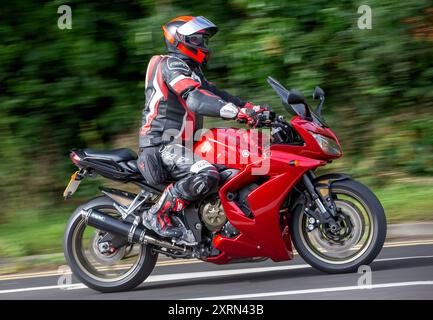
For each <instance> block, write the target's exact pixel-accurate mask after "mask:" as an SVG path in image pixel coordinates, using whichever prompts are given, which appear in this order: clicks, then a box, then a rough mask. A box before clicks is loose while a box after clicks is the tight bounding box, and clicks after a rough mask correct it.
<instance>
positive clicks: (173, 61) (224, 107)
mask: <svg viewBox="0 0 433 320" xmlns="http://www.w3.org/2000/svg"><path fill="white" fill-rule="evenodd" d="M162 71H163V76H164V80H165V82H166V83H167V85H168V87H169V89H170V90H171V91H173V92H174V93H175V94H176V95H177V96H178V97H180V98H181V99H182V100H183V101H184V102H185V104H186V106H187V107H188V108H189V109H190V110H191V111H193V112H195V113H197V114H201V115H204V116H209V117H221V118H224V119H234V118H236V116H237V114H238V111H239V110H238V108H237V107H236V106H235V105H234V104H233V103H231V102H228V101H225V100H224V99H222V97H220V96H218V95H215V94H214V93H212V92H210V91H209V90H206V89H205V88H203V87H202V85H201V83H200V82H198V81H197V80H195V79H193V78H192V76H191V75H192V72H191V70H190V68H189V67H188V65H187V64H186V63H185V62H183V61H182V60H180V59H177V58H174V57H169V58H167V60H166V61H165V63H164V64H163V69H162Z"/></svg>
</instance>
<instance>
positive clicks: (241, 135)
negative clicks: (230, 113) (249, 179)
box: [194, 128, 270, 169]
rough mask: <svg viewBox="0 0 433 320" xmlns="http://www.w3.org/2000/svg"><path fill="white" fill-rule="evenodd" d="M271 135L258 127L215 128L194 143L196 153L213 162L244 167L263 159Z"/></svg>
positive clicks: (235, 167) (236, 167)
mask: <svg viewBox="0 0 433 320" xmlns="http://www.w3.org/2000/svg"><path fill="white" fill-rule="evenodd" d="M269 145H270V136H269V135H268V134H266V133H264V132H262V131H260V130H257V129H238V128H213V129H210V130H207V131H206V132H205V133H204V134H202V136H201V138H200V140H199V141H197V142H196V143H195V144H194V153H195V154H197V155H198V156H200V157H202V158H203V159H205V160H207V161H209V162H210V163H213V164H219V165H225V166H226V167H228V168H233V169H242V168H243V167H244V166H246V165H247V164H250V163H253V162H256V161H259V160H261V158H262V156H263V152H265V150H266V149H267V148H268V147H269Z"/></svg>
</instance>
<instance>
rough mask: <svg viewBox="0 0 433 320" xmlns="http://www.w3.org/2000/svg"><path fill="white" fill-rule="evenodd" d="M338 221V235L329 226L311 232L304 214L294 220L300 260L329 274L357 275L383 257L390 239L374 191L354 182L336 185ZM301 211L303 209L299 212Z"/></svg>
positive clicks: (349, 181)
mask: <svg viewBox="0 0 433 320" xmlns="http://www.w3.org/2000/svg"><path fill="white" fill-rule="evenodd" d="M331 195H332V197H333V200H334V203H335V206H336V211H337V217H336V222H337V223H338V224H339V225H340V226H341V230H340V231H339V232H337V233H335V232H332V231H331V230H330V228H328V226H327V225H320V226H319V227H317V228H316V229H314V230H313V231H309V230H308V224H309V223H308V217H307V215H305V214H304V210H302V208H300V210H296V212H294V213H293V215H292V218H291V232H292V240H293V243H294V245H295V248H296V250H297V251H298V252H299V254H300V256H301V257H302V258H303V259H304V260H305V261H307V262H308V263H309V264H311V265H312V266H313V267H315V268H316V269H319V270H321V271H325V272H328V273H342V272H355V271H357V269H358V268H359V266H361V265H368V264H370V263H371V262H372V261H373V260H374V259H375V258H376V257H377V255H378V254H379V252H380V250H381V249H382V247H383V244H384V242H385V237H386V218H385V213H384V210H383V207H382V205H381V204H380V202H379V200H378V199H377V197H376V196H375V195H374V193H373V192H372V191H370V190H369V189H368V188H367V187H366V186H364V185H362V184H361V183H359V182H357V181H354V180H343V181H337V182H334V183H333V184H332V188H331ZM298 209H299V208H298Z"/></svg>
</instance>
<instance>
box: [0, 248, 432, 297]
mask: <svg viewBox="0 0 433 320" xmlns="http://www.w3.org/2000/svg"><path fill="white" fill-rule="evenodd" d="M428 244H433V240H424V241H418V240H416V241H404V242H389V243H385V245H384V248H393V247H406V246H418V245H428ZM294 254H295V255H297V252H296V250H294ZM425 257H426V258H428V257H430V256H425ZM408 258H410V257H402V258H394V259H396V260H402V259H408ZM375 261H382V259H376V260H375ZM383 261H388V260H383ZM193 263H205V262H204V261H201V260H197V259H177V260H174V261H171V260H169V261H161V262H158V263H157V264H156V266H157V267H159V266H161V267H162V266H172V265H180V264H193ZM64 274H68V273H62V275H64ZM69 274H70V273H69ZM59 275H60V274H59V273H58V272H57V271H56V270H51V271H43V272H34V273H21V274H6V275H2V276H0V281H6V280H19V279H28V278H42V277H53V276H59ZM0 293H1V292H0Z"/></svg>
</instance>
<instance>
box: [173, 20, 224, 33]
mask: <svg viewBox="0 0 433 320" xmlns="http://www.w3.org/2000/svg"><path fill="white" fill-rule="evenodd" d="M200 30H205V31H206V32H208V33H209V35H210V36H213V35H214V34H215V33H216V32H217V31H218V28H217V26H216V25H214V24H213V23H212V22H210V21H209V20H208V19H206V18H205V17H202V16H200V17H195V18H194V19H192V20H190V21H188V22H187V23H185V24H184V25H182V26H180V27H179V28H178V29H177V32H178V33H179V34H181V35H184V36H190V35H192V34H194V33H196V32H199V31H200Z"/></svg>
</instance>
